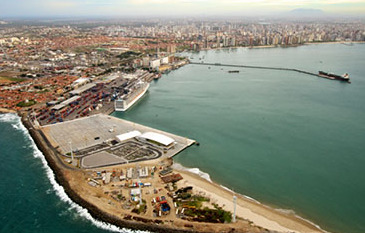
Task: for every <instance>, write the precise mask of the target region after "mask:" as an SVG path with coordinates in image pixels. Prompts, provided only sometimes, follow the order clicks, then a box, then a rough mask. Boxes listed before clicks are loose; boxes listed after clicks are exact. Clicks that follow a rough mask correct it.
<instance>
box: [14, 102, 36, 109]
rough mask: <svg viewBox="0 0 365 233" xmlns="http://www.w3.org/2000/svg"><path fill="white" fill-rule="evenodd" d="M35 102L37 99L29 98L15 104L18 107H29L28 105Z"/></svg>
mask: <svg viewBox="0 0 365 233" xmlns="http://www.w3.org/2000/svg"><path fill="white" fill-rule="evenodd" d="M36 103H37V101H35V100H29V101H25V100H24V101H22V102H19V103H18V104H17V105H16V106H18V107H22V108H23V107H29V106H32V105H34V104H36Z"/></svg>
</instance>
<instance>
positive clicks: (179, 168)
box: [172, 163, 213, 182]
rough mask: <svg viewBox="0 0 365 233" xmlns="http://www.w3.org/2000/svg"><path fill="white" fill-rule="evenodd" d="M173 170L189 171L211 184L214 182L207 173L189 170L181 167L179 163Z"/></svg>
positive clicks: (174, 165) (197, 169)
mask: <svg viewBox="0 0 365 233" xmlns="http://www.w3.org/2000/svg"><path fill="white" fill-rule="evenodd" d="M172 168H174V169H176V170H182V171H188V172H191V173H194V174H197V175H198V176H200V177H202V178H203V179H206V180H207V181H209V182H213V181H212V180H211V179H210V175H209V174H208V173H206V172H203V171H201V170H200V169H199V168H187V167H184V166H183V165H181V164H179V163H174V164H173V165H172Z"/></svg>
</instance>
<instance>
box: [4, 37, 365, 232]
mask: <svg viewBox="0 0 365 233" xmlns="http://www.w3.org/2000/svg"><path fill="white" fill-rule="evenodd" d="M342 43H345V42H319V43H308V44H303V45H312V44H342ZM349 43H355V42H349ZM357 43H365V42H357ZM299 46H300V45H299ZM268 47H269V48H276V47H283V46H263V47H261V46H258V47H253V48H268ZM284 47H285V46H284ZM289 47H292V46H289ZM232 48H249V47H232ZM217 49H227V48H217ZM1 113H13V114H17V115H18V116H20V117H21V121H22V123H23V125H24V126H25V127H26V128H27V130H28V132H29V134H30V136H31V137H32V139H33V140H34V142H35V144H36V146H37V148H38V149H39V150H40V151H41V152H42V153H43V155H44V157H45V159H46V161H47V163H48V166H49V167H50V168H51V169H52V171H53V172H54V174H55V179H56V181H57V183H59V184H60V185H61V186H62V187H63V188H64V190H65V192H66V194H67V195H68V196H69V197H70V199H71V200H72V201H74V202H75V203H77V204H79V205H80V206H81V207H83V208H85V209H87V210H88V211H89V212H90V214H91V215H92V216H93V218H95V219H98V220H101V221H103V222H107V223H111V224H113V225H115V226H118V227H127V228H132V229H139V230H149V231H158V232H202V231H192V230H186V231H185V230H183V229H172V228H168V227H166V226H163V225H161V226H155V225H151V224H144V223H142V222H135V221H128V220H123V219H122V218H121V217H117V216H113V215H111V214H109V213H107V212H105V211H103V210H102V209H100V208H99V207H97V206H96V205H94V204H92V203H90V202H89V201H87V200H85V198H83V197H82V196H80V194H79V193H77V192H76V191H75V190H73V189H72V187H71V185H70V181H69V180H68V179H67V177H66V176H65V174H64V171H62V169H64V168H66V169H71V168H70V167H68V166H66V165H65V164H64V163H63V162H62V161H61V159H60V158H59V156H57V154H54V153H55V150H54V149H53V147H51V146H50V144H49V142H47V140H46V139H45V137H44V135H42V132H38V130H36V129H34V128H33V126H32V125H31V123H30V122H29V121H28V120H27V119H26V116H25V115H26V114H25V113H20V112H16V111H13V110H8V109H3V108H0V114H1ZM111 113H112V112H111ZM111 113H108V114H111ZM174 170H176V171H178V172H180V173H182V174H183V175H184V180H183V181H185V179H186V178H185V177H188V178H187V180H189V182H191V183H189V184H192V185H195V187H196V188H197V189H199V188H200V190H202V188H201V187H199V186H197V184H202V186H203V187H204V188H203V189H204V190H205V191H207V192H209V193H210V195H214V194H216V193H220V192H222V193H224V195H225V196H227V195H230V196H232V195H237V196H238V202H241V203H243V204H241V205H243V206H247V205H249V206H252V207H251V208H246V209H249V210H252V209H256V207H257V208H258V209H260V210H257V209H256V211H252V212H254V214H256V215H260V214H257V213H256V212H258V213H261V216H265V215H267V213H266V214H262V213H263V212H260V211H268V212H269V215H270V214H271V217H270V219H269V221H268V222H265V223H262V222H259V223H260V224H255V225H257V226H261V227H262V225H264V226H265V227H264V229H265V228H266V226H268V227H269V228H267V229H270V230H272V229H271V228H270V226H272V225H270V224H274V228H275V231H276V230H279V231H282V232H288V231H290V232H326V231H325V230H323V229H321V228H320V227H319V226H317V225H316V224H314V223H312V222H311V221H309V220H307V219H304V218H301V217H300V216H298V215H296V214H286V213H282V212H280V211H279V210H276V209H274V208H272V207H270V206H269V205H265V204H262V203H260V202H258V201H256V200H255V199H253V198H251V197H247V196H245V195H244V194H239V193H235V192H233V191H232V190H229V189H228V188H226V187H224V186H223V185H220V184H219V183H216V182H213V181H208V180H205V179H204V178H202V177H200V176H199V175H197V174H195V173H193V172H190V171H186V170H179V169H175V168H174ZM206 189H210V190H215V192H214V191H209V190H206ZM217 196H218V197H220V195H217ZM223 199H225V200H223V201H222V200H220V201H221V203H223V205H226V203H228V202H232V201H228V202H227V200H228V198H223ZM226 206H228V205H226ZM254 207H255V208H254ZM237 216H239V215H238V214H237ZM242 216H243V215H241V216H239V217H242ZM261 220H262V219H261ZM275 220H276V221H275ZM283 220H287V222H286V224H287V225H288V226H289V227H285V226H282V225H281V224H279V223H278V222H281V221H283ZM250 221H252V220H251V219H250ZM253 223H256V222H255V221H253ZM275 223H276V224H277V225H275ZM296 224H299V225H302V226H300V227H299V228H298V226H299V225H296ZM292 228H293V229H294V230H293V229H292ZM264 229H263V230H264ZM297 229H300V230H297Z"/></svg>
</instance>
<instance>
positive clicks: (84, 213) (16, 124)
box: [0, 113, 149, 233]
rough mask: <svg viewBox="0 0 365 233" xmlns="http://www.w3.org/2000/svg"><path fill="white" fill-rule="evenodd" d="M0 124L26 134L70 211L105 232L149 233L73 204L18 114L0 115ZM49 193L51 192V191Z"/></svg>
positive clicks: (36, 155)
mask: <svg viewBox="0 0 365 233" xmlns="http://www.w3.org/2000/svg"><path fill="white" fill-rule="evenodd" d="M0 122H7V123H10V124H11V125H12V127H13V128H14V129H16V130H19V131H21V132H22V133H23V134H24V136H25V137H27V139H29V141H30V142H31V145H30V146H31V147H32V148H33V156H34V158H37V159H40V160H41V162H42V164H43V168H44V170H45V172H46V175H47V177H48V179H49V181H50V183H51V185H52V189H53V190H54V192H55V194H56V195H57V196H58V197H59V198H60V199H61V200H62V201H63V202H65V203H67V204H68V205H69V209H68V210H74V211H76V213H77V214H78V215H79V216H81V217H83V218H84V219H87V220H88V221H90V222H91V223H92V224H93V225H94V226H96V227H98V228H101V229H103V230H107V231H112V232H122V233H149V232H148V231H139V230H130V229H126V228H119V227H117V226H115V225H112V224H109V223H106V222H102V221H99V220H96V219H94V218H93V217H92V216H91V214H90V213H89V212H88V210H87V209H85V208H83V207H81V206H80V205H78V204H76V203H75V202H73V201H72V200H71V198H70V197H68V196H67V194H66V192H65V190H64V188H63V187H62V186H61V185H59V184H58V183H57V182H56V179H55V174H54V173H53V171H52V169H51V168H50V167H49V166H48V163H47V160H46V158H45V157H44V155H43V153H42V152H41V151H40V150H39V149H38V148H37V146H36V144H35V143H34V141H33V139H32V137H31V136H30V134H29V133H28V130H27V129H26V128H25V126H24V125H23V124H22V122H21V120H20V117H19V116H17V115H16V114H11V113H7V114H0ZM47 192H49V190H48V191H47Z"/></svg>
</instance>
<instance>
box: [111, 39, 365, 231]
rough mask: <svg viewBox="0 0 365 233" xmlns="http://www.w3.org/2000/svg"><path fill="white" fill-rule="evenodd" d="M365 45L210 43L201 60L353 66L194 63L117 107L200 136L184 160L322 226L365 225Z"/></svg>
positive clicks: (137, 118)
mask: <svg viewBox="0 0 365 233" xmlns="http://www.w3.org/2000/svg"><path fill="white" fill-rule="evenodd" d="M364 54H365V45H364V44H359V45H354V46H345V45H341V44H338V45H311V46H302V47H296V48H269V49H247V48H239V49H227V50H215V51H204V52H200V53H197V54H193V55H192V57H193V61H200V60H199V58H203V57H204V59H203V60H204V62H206V63H208V62H210V63H226V64H245V65H259V66H260V65H262V66H275V67H288V68H298V69H303V70H306V71H310V72H318V70H324V71H332V72H334V73H339V74H343V73H345V72H348V73H349V74H350V75H351V79H352V84H347V83H341V82H339V81H332V80H327V79H322V78H317V77H314V76H309V75H305V74H300V73H295V72H284V71H274V70H259V69H238V70H240V72H239V73H228V70H229V69H232V68H223V70H222V67H210V69H209V68H208V67H207V66H199V65H188V66H185V67H183V68H181V69H179V70H176V71H173V72H171V73H169V74H168V75H165V76H163V77H162V79H160V80H158V81H157V82H156V83H154V84H153V85H152V86H151V88H150V91H149V93H148V95H147V96H146V97H144V99H143V100H141V102H140V103H139V104H138V105H137V106H135V107H134V108H133V109H131V110H130V111H128V112H127V113H124V114H123V113H115V114H114V115H115V116H119V117H122V118H125V119H128V120H133V121H136V122H138V123H142V124H146V125H149V126H152V127H156V128H159V129H163V130H166V131H169V132H172V133H176V134H179V135H183V136H186V137H189V138H193V139H196V140H197V141H199V142H200V147H191V148H189V149H188V150H186V151H184V152H182V153H181V154H179V155H178V156H176V157H175V159H176V161H177V162H179V163H181V164H182V165H184V166H187V167H198V168H199V169H200V170H202V171H204V172H207V173H209V174H210V177H211V179H212V180H213V181H216V182H218V183H220V184H223V185H224V186H226V187H228V188H230V189H233V190H235V191H237V192H239V193H242V194H245V195H248V196H250V197H253V198H255V199H257V200H258V201H260V202H262V203H265V204H269V205H271V206H273V207H275V208H279V209H285V210H288V211H290V210H292V211H295V212H296V213H297V214H299V215H301V216H303V217H305V218H308V219H309V220H311V221H313V222H315V223H316V224H318V225H320V226H321V227H323V228H324V229H328V230H331V231H334V232H365V222H364V219H365V199H364V196H365V182H364V179H365V169H364V168H363V165H364V164H365V157H364V149H365V144H364V143H365V102H364V101H365V75H364V74H365V67H364V59H365V57H364ZM233 69H234V70H236V68H233Z"/></svg>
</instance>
